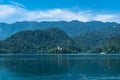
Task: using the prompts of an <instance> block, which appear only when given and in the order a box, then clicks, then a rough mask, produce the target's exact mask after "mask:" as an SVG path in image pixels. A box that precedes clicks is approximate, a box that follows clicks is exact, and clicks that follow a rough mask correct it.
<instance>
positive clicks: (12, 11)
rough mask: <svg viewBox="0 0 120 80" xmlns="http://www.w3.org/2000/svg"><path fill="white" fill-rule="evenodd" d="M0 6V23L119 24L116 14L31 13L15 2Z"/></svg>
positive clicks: (58, 11)
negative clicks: (99, 22)
mask: <svg viewBox="0 0 120 80" xmlns="http://www.w3.org/2000/svg"><path fill="white" fill-rule="evenodd" d="M11 3H12V4H9V5H8V4H3V5H0V22H6V23H13V22H16V21H39V22H40V21H71V20H79V21H83V22H86V21H92V20H97V21H104V22H106V21H110V22H112V21H114V22H120V21H119V19H116V18H117V17H119V15H118V14H117V15H116V14H100V13H99V14H95V13H94V12H92V11H91V10H88V11H77V12H75V11H71V10H68V9H51V10H37V11H32V10H28V9H26V8H25V7H24V6H23V5H21V4H19V3H15V2H11Z"/></svg>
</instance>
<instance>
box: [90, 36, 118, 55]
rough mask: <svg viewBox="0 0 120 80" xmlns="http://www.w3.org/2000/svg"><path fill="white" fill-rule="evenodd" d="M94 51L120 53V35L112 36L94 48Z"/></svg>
mask: <svg viewBox="0 0 120 80" xmlns="http://www.w3.org/2000/svg"><path fill="white" fill-rule="evenodd" d="M92 52H97V53H101V52H106V53H120V35H117V36H114V37H111V38H110V39H109V40H108V41H106V42H104V44H102V45H100V46H99V47H97V48H95V49H93V51H92Z"/></svg>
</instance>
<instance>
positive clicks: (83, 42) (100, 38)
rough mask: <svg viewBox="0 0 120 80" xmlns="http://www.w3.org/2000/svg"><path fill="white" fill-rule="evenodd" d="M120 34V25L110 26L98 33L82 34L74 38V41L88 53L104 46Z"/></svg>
mask: <svg viewBox="0 0 120 80" xmlns="http://www.w3.org/2000/svg"><path fill="white" fill-rule="evenodd" d="M119 34H120V25H116V26H109V27H105V28H103V29H99V30H96V31H91V32H88V33H83V34H80V35H79V36H77V37H74V38H73V40H74V41H75V42H76V44H78V46H79V47H82V48H83V51H88V50H91V49H93V48H95V47H96V46H99V45H101V44H103V43H104V42H105V41H107V40H108V39H109V38H111V37H113V36H116V35H119Z"/></svg>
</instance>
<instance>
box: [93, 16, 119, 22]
mask: <svg viewBox="0 0 120 80" xmlns="http://www.w3.org/2000/svg"><path fill="white" fill-rule="evenodd" d="M115 18H117V16H116V15H112V14H99V15H96V16H95V17H94V20H97V21H104V22H106V21H113V20H115Z"/></svg>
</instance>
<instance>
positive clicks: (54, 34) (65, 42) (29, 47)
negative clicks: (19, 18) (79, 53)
mask: <svg viewBox="0 0 120 80" xmlns="http://www.w3.org/2000/svg"><path fill="white" fill-rule="evenodd" d="M0 45H1V48H0V52H5V53H10V52H11V53H20V52H26V53H32V52H38V53H39V52H52V50H53V52H54V49H57V47H60V48H62V50H61V52H65V51H66V52H73V50H74V51H75V50H76V48H75V46H74V45H75V43H74V41H73V40H72V39H71V38H69V36H68V35H67V34H66V33H65V32H64V31H62V30H60V29H58V28H49V29H45V30H26V31H21V32H18V33H16V34H14V35H12V36H11V37H9V38H8V39H6V40H4V41H2V42H1V44H0ZM68 50H69V51H68Z"/></svg>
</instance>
